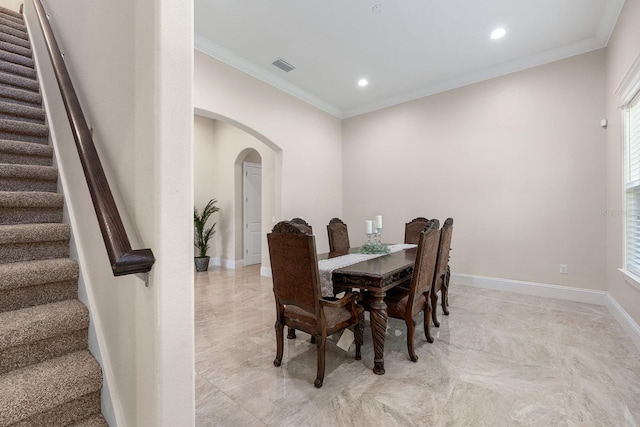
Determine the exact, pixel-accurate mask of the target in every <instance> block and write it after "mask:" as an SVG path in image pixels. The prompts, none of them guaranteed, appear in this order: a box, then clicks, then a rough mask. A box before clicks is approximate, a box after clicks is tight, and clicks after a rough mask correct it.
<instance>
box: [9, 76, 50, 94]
mask: <svg viewBox="0 0 640 427" xmlns="http://www.w3.org/2000/svg"><path fill="white" fill-rule="evenodd" d="M0 85H2V86H0V87H4V86H6V87H9V88H17V89H25V90H28V91H31V92H35V93H38V91H39V90H40V86H39V85H38V81H37V80H33V79H29V78H25V77H20V76H16V75H15V74H8V73H0Z"/></svg>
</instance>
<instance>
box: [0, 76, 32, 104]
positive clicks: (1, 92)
mask: <svg viewBox="0 0 640 427" xmlns="http://www.w3.org/2000/svg"><path fill="white" fill-rule="evenodd" d="M5 71H6V70H5ZM3 74H6V75H12V74H7V73H6V72H5V73H3ZM17 77H19V78H22V79H26V80H30V79H29V78H28V77H24V76H17ZM0 97H2V98H8V99H13V100H17V101H23V102H28V103H30V104H34V105H42V95H40V94H39V93H36V92H33V91H31V90H25V89H20V88H14V87H6V86H4V87H0Z"/></svg>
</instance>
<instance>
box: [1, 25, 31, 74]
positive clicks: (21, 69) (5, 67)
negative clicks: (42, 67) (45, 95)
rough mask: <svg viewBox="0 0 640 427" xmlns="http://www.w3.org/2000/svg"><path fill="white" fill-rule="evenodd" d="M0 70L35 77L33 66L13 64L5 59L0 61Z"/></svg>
mask: <svg viewBox="0 0 640 427" xmlns="http://www.w3.org/2000/svg"><path fill="white" fill-rule="evenodd" d="M0 27H1V25H0ZM0 34H1V33H0ZM0 70H2V71H4V72H6V73H11V74H16V75H19V76H22V77H26V78H30V79H32V80H35V79H36V70H35V69H34V68H30V67H25V66H24V65H20V64H14V63H12V62H7V61H0Z"/></svg>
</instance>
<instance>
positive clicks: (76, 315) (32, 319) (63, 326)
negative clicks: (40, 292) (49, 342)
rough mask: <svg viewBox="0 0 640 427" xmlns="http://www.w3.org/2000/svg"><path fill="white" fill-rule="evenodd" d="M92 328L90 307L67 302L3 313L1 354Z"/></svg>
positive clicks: (0, 323) (70, 301)
mask: <svg viewBox="0 0 640 427" xmlns="http://www.w3.org/2000/svg"><path fill="white" fill-rule="evenodd" d="M88 326H89V313H88V311H87V307H85V305H84V304H82V303H81V302H80V301H79V300H77V299H76V300H66V301H60V302H54V303H50V304H43V305H36V306H32V307H27V308H22V309H20V310H13V311H6V312H4V313H0V351H2V350H3V349H5V348H9V347H16V346H19V345H24V344H27V343H31V342H35V341H38V340H43V339H47V338H51V337H55V336H58V335H63V334H65V333H70V332H73V331H78V330H82V329H86V328H87V327H88Z"/></svg>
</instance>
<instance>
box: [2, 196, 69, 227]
mask: <svg viewBox="0 0 640 427" xmlns="http://www.w3.org/2000/svg"><path fill="white" fill-rule="evenodd" d="M63 204H64V196H63V195H62V194H59V193H51V192H42V191H0V224H38V223H50V222H56V223H59V222H62V206H63Z"/></svg>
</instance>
